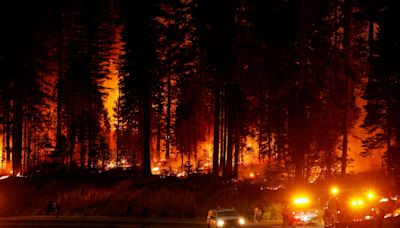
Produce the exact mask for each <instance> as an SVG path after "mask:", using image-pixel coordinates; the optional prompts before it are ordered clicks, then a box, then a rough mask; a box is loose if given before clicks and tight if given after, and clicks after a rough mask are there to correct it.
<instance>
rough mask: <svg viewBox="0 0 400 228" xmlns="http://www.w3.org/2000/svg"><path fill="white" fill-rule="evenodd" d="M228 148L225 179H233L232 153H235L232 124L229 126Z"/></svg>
mask: <svg viewBox="0 0 400 228" xmlns="http://www.w3.org/2000/svg"><path fill="white" fill-rule="evenodd" d="M227 135H228V148H227V153H226V167H225V175H224V176H225V177H228V178H231V177H232V161H233V159H232V152H233V133H232V123H231V121H230V124H229V125H228V133H227Z"/></svg>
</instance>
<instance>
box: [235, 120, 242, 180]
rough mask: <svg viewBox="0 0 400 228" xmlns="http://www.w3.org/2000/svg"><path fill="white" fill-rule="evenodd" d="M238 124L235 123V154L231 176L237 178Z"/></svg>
mask: <svg viewBox="0 0 400 228" xmlns="http://www.w3.org/2000/svg"><path fill="white" fill-rule="evenodd" d="M239 128H240V124H237V123H236V124H235V134H234V140H235V154H234V156H235V157H234V165H233V177H234V178H235V179H237V178H238V177H239V149H240V136H239V132H240V129H239Z"/></svg>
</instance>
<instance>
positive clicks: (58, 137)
mask: <svg viewBox="0 0 400 228" xmlns="http://www.w3.org/2000/svg"><path fill="white" fill-rule="evenodd" d="M61 7H62V6H61ZM63 27H64V12H63V10H62V9H61V13H60V28H59V29H60V30H59V37H58V81H57V126H56V127H57V129H56V151H57V153H58V154H62V151H61V150H62V145H61V144H62V140H61V109H62V107H61V106H62V104H61V96H62V95H61V82H62V80H63V79H62V78H63V47H64V29H63Z"/></svg>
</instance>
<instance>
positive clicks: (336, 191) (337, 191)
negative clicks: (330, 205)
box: [331, 186, 339, 195]
mask: <svg viewBox="0 0 400 228" xmlns="http://www.w3.org/2000/svg"><path fill="white" fill-rule="evenodd" d="M331 193H332V195H337V194H338V193H339V188H338V187H336V186H334V187H332V188H331Z"/></svg>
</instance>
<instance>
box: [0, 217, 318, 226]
mask: <svg viewBox="0 0 400 228" xmlns="http://www.w3.org/2000/svg"><path fill="white" fill-rule="evenodd" d="M0 227H1V228H28V227H29V228H42V227H43V228H74V227H77V228H78V227H81V228H83V227H93V228H128V227H129V228H205V227H207V225H206V223H205V222H204V221H201V220H187V219H146V220H144V219H134V218H109V217H60V218H55V217H51V216H28V217H9V218H0ZM246 227H249V228H252V227H254V228H261V227H264V228H281V227H282V225H281V224H280V223H277V222H269V223H248V224H247V226H246ZM301 227H302V228H322V227H323V226H322V225H321V224H317V225H313V226H301Z"/></svg>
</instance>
